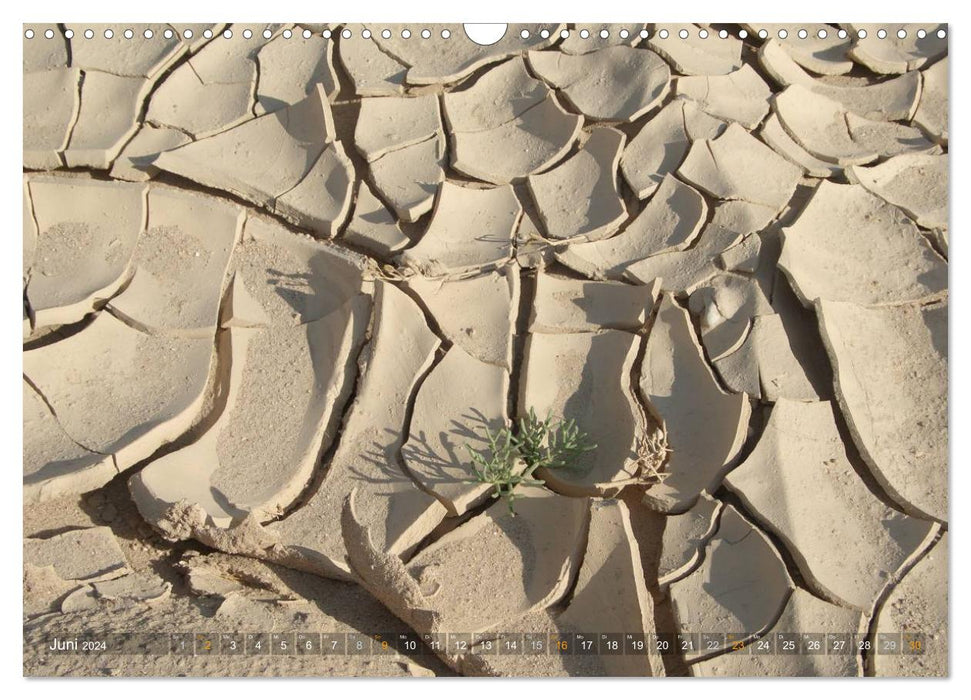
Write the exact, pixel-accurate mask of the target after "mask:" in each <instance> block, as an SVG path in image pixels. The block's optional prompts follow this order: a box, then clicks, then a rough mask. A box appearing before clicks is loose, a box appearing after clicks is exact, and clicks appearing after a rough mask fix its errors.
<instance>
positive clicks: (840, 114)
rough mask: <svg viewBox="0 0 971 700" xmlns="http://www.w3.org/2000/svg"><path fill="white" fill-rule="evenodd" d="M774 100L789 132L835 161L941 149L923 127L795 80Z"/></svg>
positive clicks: (809, 148) (855, 161) (847, 162)
mask: <svg viewBox="0 0 971 700" xmlns="http://www.w3.org/2000/svg"><path fill="white" fill-rule="evenodd" d="M773 102H774V106H775V112H776V114H777V115H778V116H779V121H780V122H782V126H783V127H784V128H785V130H786V132H787V133H788V134H789V135H790V136H791V137H792V138H793V139H795V141H796V142H797V143H799V145H800V146H802V147H803V148H805V149H806V150H807V151H809V152H810V153H811V154H813V155H814V156H816V157H818V158H820V159H821V160H824V161H827V162H830V163H837V164H839V165H858V164H861V163H869V162H871V161H874V160H876V159H878V158H887V157H890V156H895V155H898V154H901V153H909V152H915V153H928V152H939V151H940V149H939V147H938V146H937V145H936V144H934V143H933V142H931V141H928V140H927V138H926V137H925V136H924V134H923V133H922V132H921V130H920V129H917V128H915V127H911V126H907V125H904V124H898V123H896V122H886V121H875V120H872V119H867V118H865V117H861V116H859V115H858V114H856V113H854V112H849V111H847V110H846V109H845V108H844V107H843V105H842V104H840V103H839V102H836V101H835V100H833V99H831V98H829V97H827V96H825V95H821V94H819V93H816V92H813V91H811V90H809V89H807V88H805V87H803V86H802V85H790V86H789V87H787V88H786V89H785V90H784V91H783V92H781V93H779V94H777V95H775V97H773Z"/></svg>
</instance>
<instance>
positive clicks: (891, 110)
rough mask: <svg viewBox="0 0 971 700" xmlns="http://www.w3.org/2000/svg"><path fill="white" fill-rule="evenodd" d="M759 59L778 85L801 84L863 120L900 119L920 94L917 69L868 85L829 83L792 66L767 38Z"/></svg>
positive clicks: (911, 109)
mask: <svg viewBox="0 0 971 700" xmlns="http://www.w3.org/2000/svg"><path fill="white" fill-rule="evenodd" d="M759 62H760V63H761V64H762V67H763V68H764V69H765V70H766V72H767V73H768V74H769V75H770V76H772V79H773V80H775V81H776V82H777V83H778V84H779V85H781V86H782V87H787V86H789V85H801V86H802V87H804V88H806V89H807V90H809V91H810V92H814V93H816V94H819V95H823V96H825V97H828V98H829V99H831V100H834V101H836V102H839V103H840V104H841V105H842V106H843V108H844V109H845V110H846V111H847V112H853V113H854V114H858V115H860V116H861V117H865V118H866V119H874V120H883V121H904V120H908V119H910V118H911V117H913V115H914V110H915V109H916V108H917V100H918V98H919V97H920V91H921V79H920V74H919V73H918V72H917V71H910V72H909V73H906V74H905V75H901V76H899V77H897V78H892V79H890V80H886V81H883V82H879V83H874V84H872V85H864V86H846V85H832V84H830V83H826V82H823V81H821V80H818V79H816V78H813V77H812V76H811V75H809V74H808V73H807V72H806V71H804V70H803V69H802V68H800V67H799V66H798V65H796V63H795V61H793V60H792V58H791V57H790V56H789V54H787V53H786V51H785V50H784V49H783V48H782V45H781V43H780V42H779V41H777V40H775V39H769V40H768V41H767V42H765V43H764V44H762V47H761V48H760V49H759Z"/></svg>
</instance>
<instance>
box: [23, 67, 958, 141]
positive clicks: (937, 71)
mask: <svg viewBox="0 0 971 700" xmlns="http://www.w3.org/2000/svg"><path fill="white" fill-rule="evenodd" d="M947 66H948V63H947V56H945V57H944V58H942V59H941V60H940V61H938V62H937V63H935V64H934V65H933V66H931V67H930V68H928V69H927V70H925V71H923V72H922V73H921V75H922V76H923V80H922V81H921V82H922V85H923V87H922V89H921V93H920V103H919V104H918V105H917V112H916V113H915V114H914V123H915V124H917V125H918V126H920V127H921V128H922V129H923V130H924V131H926V132H927V133H928V134H929V135H930V136H931V138H932V139H934V141H936V142H938V143H940V144H942V145H945V146H946V145H947V121H948V119H947V115H948V91H947V88H948V68H947ZM24 113H25V114H26V110H25V111H24Z"/></svg>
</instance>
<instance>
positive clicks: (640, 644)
mask: <svg viewBox="0 0 971 700" xmlns="http://www.w3.org/2000/svg"><path fill="white" fill-rule="evenodd" d="M633 647H634V651H644V642H642V641H641V640H640V639H635V640H634V642H633Z"/></svg>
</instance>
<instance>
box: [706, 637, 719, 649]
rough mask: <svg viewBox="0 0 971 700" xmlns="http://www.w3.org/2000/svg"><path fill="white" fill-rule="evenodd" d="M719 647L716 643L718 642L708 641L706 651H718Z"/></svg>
mask: <svg viewBox="0 0 971 700" xmlns="http://www.w3.org/2000/svg"><path fill="white" fill-rule="evenodd" d="M720 647H721V645H720V644H719V643H718V640H716V639H709V640H708V649H709V650H710V649H718V648H720Z"/></svg>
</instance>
